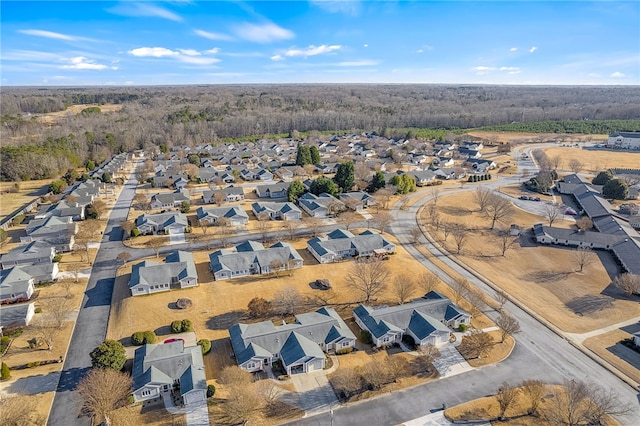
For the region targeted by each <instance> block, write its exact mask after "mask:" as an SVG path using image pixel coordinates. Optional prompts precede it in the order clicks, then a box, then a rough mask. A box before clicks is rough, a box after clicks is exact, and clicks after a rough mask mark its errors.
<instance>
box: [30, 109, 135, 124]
mask: <svg viewBox="0 0 640 426" xmlns="http://www.w3.org/2000/svg"><path fill="white" fill-rule="evenodd" d="M123 106H124V105H122V104H104V105H98V104H86V105H71V106H70V107H68V108H67V109H65V110H64V111H56V112H49V113H46V114H41V115H37V116H36V118H37V119H38V120H39V121H41V122H42V123H44V124H47V125H49V126H51V125H53V124H55V123H57V122H58V121H60V120H61V119H64V118H66V117H70V116H73V115H78V114H80V113H81V112H82V110H84V109H87V108H90V107H99V108H100V112H101V113H102V112H113V111H120V110H121V109H122V107H123Z"/></svg>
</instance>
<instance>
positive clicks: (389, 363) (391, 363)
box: [383, 355, 409, 382]
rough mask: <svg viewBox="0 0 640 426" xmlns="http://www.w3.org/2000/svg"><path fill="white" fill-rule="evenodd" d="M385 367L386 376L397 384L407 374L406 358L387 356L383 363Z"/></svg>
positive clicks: (407, 363)
mask: <svg viewBox="0 0 640 426" xmlns="http://www.w3.org/2000/svg"><path fill="white" fill-rule="evenodd" d="M383 362H384V364H385V367H386V371H387V374H388V375H389V376H390V377H391V379H392V381H393V382H397V381H398V379H400V378H402V377H403V376H405V375H406V374H407V367H408V365H409V362H408V361H407V359H406V358H404V357H401V356H395V355H392V356H387V358H386V359H385V360H384V361H383Z"/></svg>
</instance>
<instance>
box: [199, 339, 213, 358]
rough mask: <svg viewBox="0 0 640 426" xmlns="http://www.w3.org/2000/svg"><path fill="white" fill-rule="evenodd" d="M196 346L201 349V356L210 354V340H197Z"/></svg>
mask: <svg viewBox="0 0 640 426" xmlns="http://www.w3.org/2000/svg"><path fill="white" fill-rule="evenodd" d="M198 346H200V348H202V355H206V354H208V353H209V352H211V340H209V339H200V340H198Z"/></svg>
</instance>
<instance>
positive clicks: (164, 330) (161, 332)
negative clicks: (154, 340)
mask: <svg viewBox="0 0 640 426" xmlns="http://www.w3.org/2000/svg"><path fill="white" fill-rule="evenodd" d="M153 332H154V333H156V336H167V335H169V334H173V332H172V331H171V326H170V325H163V326H160V327H158V328H156V329H155V330H153Z"/></svg>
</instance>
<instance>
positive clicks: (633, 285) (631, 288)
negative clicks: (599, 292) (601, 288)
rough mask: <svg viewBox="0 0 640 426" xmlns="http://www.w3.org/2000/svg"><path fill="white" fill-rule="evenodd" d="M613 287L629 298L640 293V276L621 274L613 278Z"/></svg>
mask: <svg viewBox="0 0 640 426" xmlns="http://www.w3.org/2000/svg"><path fill="white" fill-rule="evenodd" d="M613 285H615V286H616V287H617V288H618V289H620V290H621V291H623V292H624V293H625V294H626V295H627V296H631V295H632V294H636V293H638V292H639V291H640V276H638V275H634V274H629V273H625V274H621V275H618V276H617V277H615V278H614V280H613Z"/></svg>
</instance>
